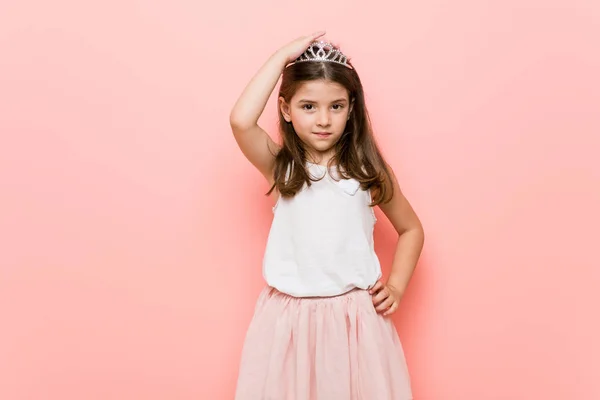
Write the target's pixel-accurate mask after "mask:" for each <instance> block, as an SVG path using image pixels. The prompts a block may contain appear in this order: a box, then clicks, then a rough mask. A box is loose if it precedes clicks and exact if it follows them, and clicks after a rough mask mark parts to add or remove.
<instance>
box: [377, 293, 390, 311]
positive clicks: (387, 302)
mask: <svg viewBox="0 0 600 400" xmlns="http://www.w3.org/2000/svg"><path fill="white" fill-rule="evenodd" d="M393 304H394V299H393V298H392V297H391V296H390V297H388V298H387V299H385V300H384V301H382V302H381V304H379V305H378V306H377V307H375V309H376V310H377V312H382V311H385V310H387V309H388V308H390V307H391V306H392V305H393Z"/></svg>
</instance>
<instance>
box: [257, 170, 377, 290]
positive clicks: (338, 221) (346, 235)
mask: <svg viewBox="0 0 600 400" xmlns="http://www.w3.org/2000/svg"><path fill="white" fill-rule="evenodd" d="M307 168H308V171H309V173H310V174H311V175H312V176H314V177H316V178H320V177H323V179H321V180H320V181H316V182H312V185H311V186H310V187H309V186H308V185H305V186H304V187H303V189H302V190H301V191H299V192H298V193H297V194H296V195H295V196H294V197H293V198H289V199H286V198H283V197H280V198H279V200H278V201H277V204H276V205H275V207H273V213H274V217H273V222H272V225H271V230H270V232H269V237H268V240H267V245H266V249H265V254H264V259H263V277H264V279H265V281H266V282H267V284H268V285H269V286H271V287H274V288H275V289H277V290H279V291H280V292H283V293H287V294H289V295H291V296H294V297H318V296H322V297H326V296H336V295H339V294H343V293H346V292H348V291H350V290H352V289H354V288H361V289H368V288H370V287H371V286H373V285H374V284H375V282H377V280H378V279H379V278H380V277H381V267H380V263H379V259H378V257H377V255H376V254H375V249H374V243H373V228H374V226H375V222H376V218H375V213H374V211H373V208H372V207H369V204H370V202H371V195H370V192H369V191H366V190H363V189H361V188H360V184H359V182H358V181H356V180H355V179H341V180H339V181H336V180H335V179H334V177H337V176H339V175H338V174H337V170H336V169H335V167H334V168H332V169H331V170H330V171H327V167H326V166H322V165H317V164H312V163H307ZM288 172H289V171H288ZM288 176H289V175H288Z"/></svg>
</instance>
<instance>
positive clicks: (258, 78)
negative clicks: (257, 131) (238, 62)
mask: <svg viewBox="0 0 600 400" xmlns="http://www.w3.org/2000/svg"><path fill="white" fill-rule="evenodd" d="M286 63H287V60H286V57H285V56H284V55H283V54H280V53H279V52H276V53H274V54H273V55H272V56H271V57H270V58H269V59H268V60H267V62H266V63H265V64H264V65H263V66H262V67H261V68H260V69H259V70H258V72H257V73H256V75H254V77H253V78H252V79H251V80H250V82H249V83H248V84H247V85H246V88H245V89H244V91H243V92H242V94H241V95H240V97H239V98H238V100H237V101H236V103H235V105H234V107H233V109H232V110H231V114H230V116H229V120H230V123H231V125H232V126H236V127H239V128H249V127H252V126H254V125H257V123H258V119H259V117H260V115H261V114H262V113H263V111H264V109H265V106H266V104H267V101H268V100H269V97H270V96H271V93H272V92H273V89H274V88H275V85H276V84H277V81H278V80H279V77H280V76H281V72H282V71H283V69H284V68H285V66H286Z"/></svg>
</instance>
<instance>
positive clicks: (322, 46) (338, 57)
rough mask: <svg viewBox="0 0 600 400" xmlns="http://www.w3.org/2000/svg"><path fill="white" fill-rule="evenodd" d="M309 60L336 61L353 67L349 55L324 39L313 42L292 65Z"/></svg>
mask: <svg viewBox="0 0 600 400" xmlns="http://www.w3.org/2000/svg"><path fill="white" fill-rule="evenodd" d="M307 61H313V62H334V63H337V64H341V65H344V66H346V67H348V68H350V69H352V66H351V65H350V64H348V57H346V56H345V55H344V54H343V53H342V52H341V51H339V50H338V49H336V48H335V47H334V46H333V45H332V44H331V43H328V42H323V41H318V42H312V43H311V44H310V46H308V48H307V49H306V50H305V51H304V53H302V54H300V57H298V58H296V60H294V62H292V63H291V64H290V65H292V64H296V63H300V62H307Z"/></svg>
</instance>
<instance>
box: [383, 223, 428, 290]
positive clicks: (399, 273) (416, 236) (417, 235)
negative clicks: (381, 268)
mask: <svg viewBox="0 0 600 400" xmlns="http://www.w3.org/2000/svg"><path fill="white" fill-rule="evenodd" d="M424 240H425V235H424V233H423V229H421V228H415V229H409V230H407V231H405V232H403V233H402V234H401V235H400V236H399V237H398V244H397V245H396V253H395V254H394V261H393V262H392V271H391V272H390V276H389V278H388V281H387V284H388V285H390V286H393V287H394V288H395V289H397V290H398V291H399V292H400V293H404V291H405V290H406V287H407V286H408V282H409V281H410V278H411V277H412V274H413V272H414V270H415V267H416V266H417V261H418V260H419V257H420V255H421V250H422V249H423V243H424Z"/></svg>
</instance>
